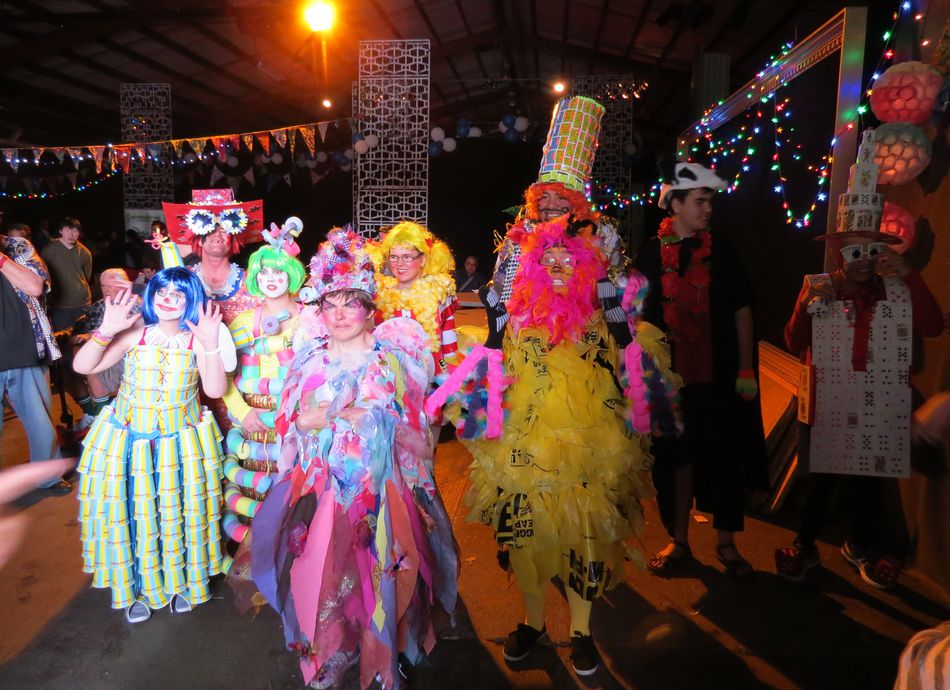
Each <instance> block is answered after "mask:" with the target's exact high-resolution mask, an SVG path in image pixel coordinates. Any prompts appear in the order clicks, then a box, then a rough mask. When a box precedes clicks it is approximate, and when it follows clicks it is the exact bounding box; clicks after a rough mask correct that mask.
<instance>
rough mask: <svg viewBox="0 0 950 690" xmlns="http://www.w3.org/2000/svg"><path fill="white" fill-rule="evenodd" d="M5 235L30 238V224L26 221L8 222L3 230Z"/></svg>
mask: <svg viewBox="0 0 950 690" xmlns="http://www.w3.org/2000/svg"><path fill="white" fill-rule="evenodd" d="M3 234H4V235H6V236H7V237H22V238H23V239H25V240H29V239H30V226H29V225H27V224H26V223H10V224H9V225H8V226H7V227H6V228H5V229H4V231H3Z"/></svg>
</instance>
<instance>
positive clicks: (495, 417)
mask: <svg viewBox="0 0 950 690" xmlns="http://www.w3.org/2000/svg"><path fill="white" fill-rule="evenodd" d="M483 357H484V358H485V359H487V360H488V425H487V429H486V432H485V436H486V437H487V438H498V437H499V436H501V430H502V429H501V427H502V420H503V419H504V413H503V411H502V404H501V403H502V388H503V386H502V383H503V374H502V365H501V360H502V351H501V350H495V349H491V348H487V347H485V346H484V345H481V344H479V345H475V346H474V347H473V348H472V349H471V350H470V351H469V353H468V354H467V355H466V356H465V359H463V360H462V361H461V363H460V364H459V365H458V366H457V367H455V370H454V371H453V372H452V373H451V374H450V375H449V377H448V378H447V379H446V380H445V382H444V383H443V384H442V385H441V386H439V387H438V388H436V389H435V391H433V392H432V395H430V396H429V397H428V398H426V401H425V405H424V406H423V407H424V409H425V413H426V415H428V416H429V417H432V416H434V415H435V414H436V413H437V412H438V411H439V408H440V407H442V406H443V405H445V402H446V400H448V397H449V396H450V395H452V394H453V393H457V392H458V391H460V390H461V389H462V387H463V385H464V384H465V379H466V377H467V376H468V375H469V374H471V373H472V371H474V370H475V367H476V366H478V363H479V362H480V361H481V360H482V358H483Z"/></svg>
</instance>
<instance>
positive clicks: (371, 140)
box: [366, 134, 379, 149]
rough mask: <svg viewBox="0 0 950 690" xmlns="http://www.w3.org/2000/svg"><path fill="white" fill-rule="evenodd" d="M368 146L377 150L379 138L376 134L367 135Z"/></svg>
mask: <svg viewBox="0 0 950 690" xmlns="http://www.w3.org/2000/svg"><path fill="white" fill-rule="evenodd" d="M366 144H367V146H369V147H370V148H371V149H375V148H376V147H377V146H379V137H378V136H376V135H375V134H367V135H366Z"/></svg>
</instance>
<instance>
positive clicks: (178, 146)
mask: <svg viewBox="0 0 950 690" xmlns="http://www.w3.org/2000/svg"><path fill="white" fill-rule="evenodd" d="M184 147H185V140H184V139H172V148H173V149H174V151H175V158H178V159H179V160H180V159H181V152H182V149H184Z"/></svg>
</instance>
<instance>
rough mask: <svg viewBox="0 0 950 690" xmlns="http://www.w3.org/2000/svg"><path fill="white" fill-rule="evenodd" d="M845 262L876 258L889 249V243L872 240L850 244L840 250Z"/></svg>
mask: <svg viewBox="0 0 950 690" xmlns="http://www.w3.org/2000/svg"><path fill="white" fill-rule="evenodd" d="M839 251H840V252H841V256H842V257H843V258H844V262H845V264H850V263H854V262H855V261H860V260H861V259H876V258H877V257H879V256H880V255H881V254H883V253H885V252H886V251H887V244H885V243H884V242H871V243H869V244H866V245H865V244H849V245H848V246H846V247H842V248H841V249H840V250H839Z"/></svg>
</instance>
